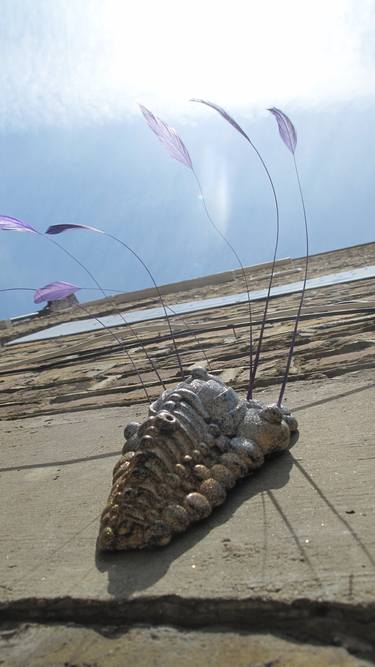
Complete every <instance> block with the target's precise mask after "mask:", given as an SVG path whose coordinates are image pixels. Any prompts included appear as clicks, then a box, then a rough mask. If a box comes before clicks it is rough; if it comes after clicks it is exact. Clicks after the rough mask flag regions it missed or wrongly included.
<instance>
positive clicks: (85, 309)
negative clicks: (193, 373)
mask: <svg viewBox="0 0 375 667" xmlns="http://www.w3.org/2000/svg"><path fill="white" fill-rule="evenodd" d="M76 306H77V307H78V308H80V309H81V310H83V311H84V312H85V313H87V314H88V315H89V316H90V318H93V319H94V320H96V321H97V322H98V323H99V324H100V325H101V326H102V327H103V328H104V329H106V331H108V333H109V334H110V335H111V336H112V337H113V338H114V339H115V340H116V341H117V343H118V344H119V345H120V346H121V348H123V349H124V352H125V354H126V356H127V358H128V359H129V362H130V364H131V365H132V367H133V369H134V371H135V373H136V375H137V376H138V378H139V381H140V383H141V385H142V389H143V391H144V392H145V396H146V399H147V401H148V402H149V403H151V397H150V394H149V393H148V391H147V387H146V385H145V383H144V381H143V378H142V375H141V373H140V371H139V369H138V367H137V365H136V363H135V361H134V359H132V356H131V354H130V353H129V352H128V350H127V349H126V348H125V346H124V341H123V340H122V339H120V338H118V336H117V335H116V334H115V332H114V331H112V330H111V328H110V327H107V326H106V325H105V324H104V322H102V321H101V320H100V319H99V317H96V316H95V315H92V313H90V311H89V310H87V308H85V307H84V306H83V305H82V304H81V303H77V304H76Z"/></svg>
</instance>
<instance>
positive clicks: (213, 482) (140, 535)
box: [98, 367, 298, 550]
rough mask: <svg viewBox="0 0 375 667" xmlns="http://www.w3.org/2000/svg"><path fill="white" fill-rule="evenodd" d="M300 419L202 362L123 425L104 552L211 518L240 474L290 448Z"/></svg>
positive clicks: (151, 541)
mask: <svg viewBox="0 0 375 667" xmlns="http://www.w3.org/2000/svg"><path fill="white" fill-rule="evenodd" d="M297 428H298V426H297V421H296V420H295V419H294V417H292V416H291V414H290V413H289V411H288V410H286V409H285V408H283V407H282V408H278V407H277V406H266V405H264V404H262V403H260V402H258V401H246V400H242V399H240V398H239V396H238V395H237V394H236V392H235V391H234V390H233V389H231V388H229V387H227V386H226V385H225V384H224V383H223V382H221V381H220V380H219V379H218V378H216V377H214V376H213V375H210V374H209V373H208V372H207V371H206V370H205V369H203V368H200V367H196V368H194V369H193V371H192V374H191V376H190V377H188V378H187V379H186V380H185V381H184V382H181V383H180V384H179V385H177V387H176V388H175V389H170V390H167V391H165V392H164V393H163V394H162V395H161V397H160V398H159V399H157V400H156V401H155V402H154V403H152V404H151V406H150V409H149V417H148V419H146V420H145V421H144V422H143V423H142V424H138V423H137V422H130V423H129V424H128V425H127V427H126V428H125V439H126V442H125V445H124V448H123V452H122V456H121V458H120V460H119V461H118V462H117V463H116V465H115V468H114V470H113V483H112V484H113V485H112V490H111V493H110V496H109V498H108V502H107V506H106V508H105V510H104V512H103V514H102V517H101V524H100V533H99V538H98V546H99V548H100V549H103V550H127V549H143V548H147V547H154V546H162V545H165V544H168V542H169V541H170V540H171V538H172V536H173V535H174V534H175V533H181V532H182V531H184V530H186V529H187V528H188V526H189V525H190V524H191V523H193V522H195V521H199V520H201V519H204V518H206V517H207V516H208V515H209V514H211V512H212V511H213V509H214V507H216V505H220V504H221V503H223V502H224V500H225V498H226V496H227V492H228V491H229V490H230V489H231V488H232V487H233V486H234V485H235V484H236V482H237V480H238V479H240V478H241V477H244V476H246V475H249V474H250V473H252V472H254V471H255V470H256V469H257V468H259V467H260V466H261V465H262V464H263V463H264V460H265V458H267V457H268V456H270V455H271V454H273V453H276V452H281V451H283V450H285V449H288V448H289V447H290V446H291V445H292V444H294V443H295V441H296V440H297V437H298V430H297Z"/></svg>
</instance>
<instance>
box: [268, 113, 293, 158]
mask: <svg viewBox="0 0 375 667" xmlns="http://www.w3.org/2000/svg"><path fill="white" fill-rule="evenodd" d="M268 111H270V112H271V113H272V114H273V115H274V116H275V118H276V120H277V124H278V126H279V132H280V137H281V138H282V140H283V142H284V144H285V145H286V146H287V148H289V150H290V152H291V153H293V155H294V151H295V150H296V146H297V132H296V131H295V128H294V125H293V123H292V121H291V120H289V118H288V116H286V115H285V113H283V112H282V111H280V109H276V107H272V109H268Z"/></svg>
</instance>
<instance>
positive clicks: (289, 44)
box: [0, 0, 375, 127]
mask: <svg viewBox="0 0 375 667" xmlns="http://www.w3.org/2000/svg"><path fill="white" fill-rule="evenodd" d="M1 11H2V21H1V26H0V58H1V71H0V90H1V96H0V124H1V125H2V126H3V127H4V126H5V127H9V126H12V125H15V126H19V125H23V126H28V125H30V124H33V125H39V124H41V125H43V124H62V123H82V124H87V123H92V122H101V121H105V120H109V119H115V118H121V117H123V116H124V115H126V114H128V113H132V112H133V111H136V109H137V107H136V101H138V100H139V101H144V102H145V103H146V104H148V105H151V106H154V107H155V108H156V109H157V111H158V112H159V113H165V112H166V113H168V114H169V115H170V116H171V115H173V114H174V113H175V112H177V113H185V114H186V113H192V114H194V113H201V111H200V110H199V108H198V105H197V106H195V105H194V106H193V105H191V106H189V105H188V104H187V100H188V99H189V98H190V97H192V96H196V97H200V96H202V97H206V98H208V99H210V98H211V99H213V100H215V101H217V102H219V103H221V104H223V105H225V104H228V105H230V107H231V108H233V107H242V108H246V109H254V108H258V107H260V106H261V107H263V106H267V105H268V104H270V103H277V104H283V103H289V104H299V105H304V104H317V103H319V102H322V101H323V102H324V103H327V102H328V103H329V102H332V101H340V100H347V99H352V98H358V97H368V96H373V95H374V91H375V68H374V61H375V54H374V47H373V41H372V34H371V32H372V31H371V26H373V25H374V18H375V8H374V4H373V2H372V0H361V2H358V0H330V1H329V2H327V0H315V2H310V0H283V2H280V1H279V0H268V2H262V1H261V0H258V1H257V2H255V0H232V2H231V3H228V2H221V1H220V0H179V1H176V0H159V1H158V2H155V1H154V0H138V1H137V3H135V2H126V0H105V2H103V0H74V1H73V0H53V2H51V0H3V1H2V10H1Z"/></svg>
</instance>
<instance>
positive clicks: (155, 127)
mask: <svg viewBox="0 0 375 667" xmlns="http://www.w3.org/2000/svg"><path fill="white" fill-rule="evenodd" d="M139 107H140V109H141V111H142V113H143V115H144V117H145V119H146V122H147V125H148V126H149V128H150V130H152V131H153V132H155V134H156V136H157V138H158V139H159V141H160V142H161V143H162V144H163V146H164V148H165V149H166V150H167V151H168V153H169V155H170V156H171V157H173V158H174V159H175V160H178V161H179V162H182V164H184V165H185V167H189V169H193V163H192V161H191V158H190V155H189V153H188V150H187V148H186V146H185V144H184V143H183V142H182V141H181V139H180V137H179V136H178V134H177V132H176V131H175V130H174V129H173V127H169V125H167V124H166V123H164V122H163V121H162V120H160V118H158V117H157V116H154V114H153V113H151V111H149V110H148V109H146V107H144V106H142V104H140V105H139Z"/></svg>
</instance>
